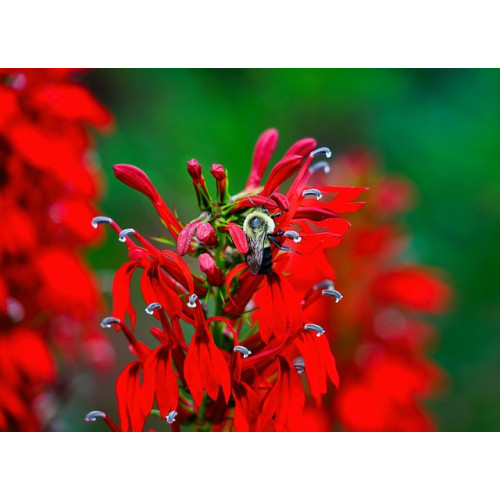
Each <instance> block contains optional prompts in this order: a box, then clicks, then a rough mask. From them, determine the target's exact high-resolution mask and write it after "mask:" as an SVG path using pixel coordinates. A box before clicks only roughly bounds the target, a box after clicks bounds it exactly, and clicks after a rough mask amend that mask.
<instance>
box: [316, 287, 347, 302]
mask: <svg viewBox="0 0 500 500" xmlns="http://www.w3.org/2000/svg"><path fill="white" fill-rule="evenodd" d="M321 295H328V296H329V297H335V303H337V302H339V301H341V300H342V298H343V297H344V296H343V295H342V294H341V293H340V292H339V291H338V290H334V289H332V288H327V289H326V290H322V291H321Z"/></svg>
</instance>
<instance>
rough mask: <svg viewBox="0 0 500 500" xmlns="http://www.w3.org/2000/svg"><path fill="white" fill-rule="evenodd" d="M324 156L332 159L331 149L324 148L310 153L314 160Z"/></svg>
mask: <svg viewBox="0 0 500 500" xmlns="http://www.w3.org/2000/svg"><path fill="white" fill-rule="evenodd" d="M321 154H324V155H325V156H326V157H327V158H331V157H332V152H331V151H330V148H326V147H322V148H318V149H315V150H314V151H311V152H310V153H309V156H312V157H313V158H316V157H317V156H319V155H321Z"/></svg>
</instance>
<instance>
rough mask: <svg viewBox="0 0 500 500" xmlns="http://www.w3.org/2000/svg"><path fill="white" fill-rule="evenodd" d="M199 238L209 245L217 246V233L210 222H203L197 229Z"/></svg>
mask: <svg viewBox="0 0 500 500" xmlns="http://www.w3.org/2000/svg"><path fill="white" fill-rule="evenodd" d="M196 235H197V236H198V239H199V240H200V241H201V242H202V243H204V244H205V245H206V246H208V247H215V246H217V235H216V234H215V229H214V228H213V226H212V224H210V223H209V222H202V223H201V224H200V225H199V226H198V229H197V230H196Z"/></svg>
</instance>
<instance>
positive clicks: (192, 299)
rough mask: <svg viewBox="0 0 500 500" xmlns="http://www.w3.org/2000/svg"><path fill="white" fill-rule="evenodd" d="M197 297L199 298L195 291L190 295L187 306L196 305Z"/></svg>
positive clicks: (192, 306)
mask: <svg viewBox="0 0 500 500" xmlns="http://www.w3.org/2000/svg"><path fill="white" fill-rule="evenodd" d="M197 298H198V295H196V294H195V293H193V295H191V297H189V300H188V303H187V306H188V307H191V308H194V307H196V299H197Z"/></svg>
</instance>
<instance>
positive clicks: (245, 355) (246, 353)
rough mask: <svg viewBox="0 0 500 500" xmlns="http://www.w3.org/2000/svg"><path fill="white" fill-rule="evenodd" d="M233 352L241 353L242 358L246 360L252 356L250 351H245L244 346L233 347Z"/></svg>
mask: <svg viewBox="0 0 500 500" xmlns="http://www.w3.org/2000/svg"><path fill="white" fill-rule="evenodd" d="M233 351H234V352H239V353H241V354H242V355H243V357H244V358H248V356H250V354H252V351H251V350H250V349H247V348H246V347H245V346H244V345H237V346H234V349H233Z"/></svg>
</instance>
